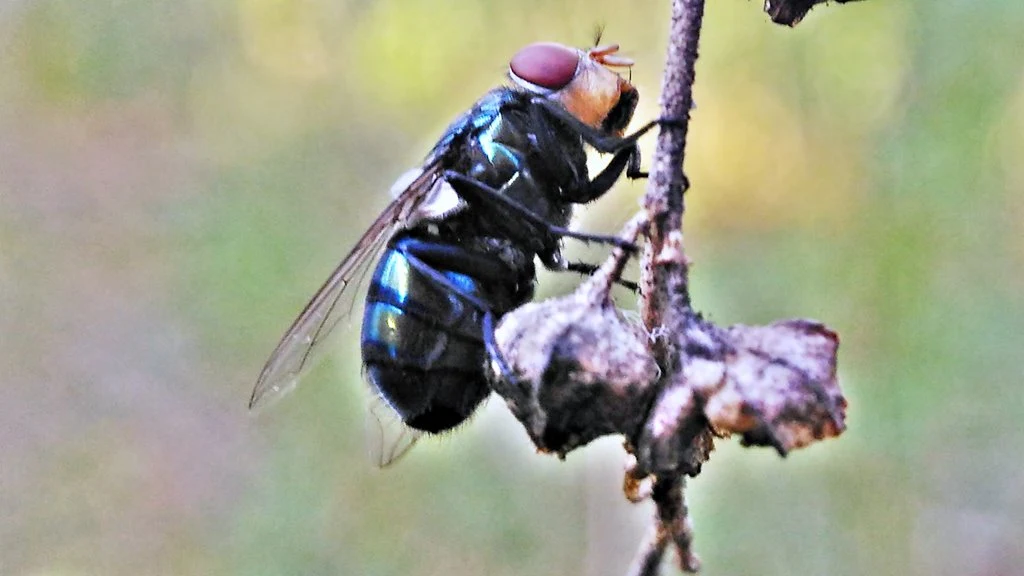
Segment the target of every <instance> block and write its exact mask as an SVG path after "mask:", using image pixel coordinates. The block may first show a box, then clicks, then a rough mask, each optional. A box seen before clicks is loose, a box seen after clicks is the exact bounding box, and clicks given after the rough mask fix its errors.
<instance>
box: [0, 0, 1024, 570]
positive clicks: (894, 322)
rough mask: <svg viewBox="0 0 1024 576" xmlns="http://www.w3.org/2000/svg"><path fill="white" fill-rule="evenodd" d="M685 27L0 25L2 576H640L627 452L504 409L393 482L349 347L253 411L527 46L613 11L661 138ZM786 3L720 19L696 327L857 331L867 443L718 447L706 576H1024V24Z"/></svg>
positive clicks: (129, 10)
mask: <svg viewBox="0 0 1024 576" xmlns="http://www.w3.org/2000/svg"><path fill="white" fill-rule="evenodd" d="M667 4H668V2H626V1H623V0H617V1H584V0H576V1H568V2H538V1H535V0H527V1H523V2H503V3H497V2H485V1H466V2H458V3H456V2H442V1H439V0H422V1H418V0H407V1H385V0H379V1H376V2H369V1H365V0H363V1H359V0H203V1H200V0H173V1H172V0H149V1H142V0H116V1H115V0H93V1H89V2H84V1H82V0H21V1H18V0H3V1H0V368H2V373H3V383H2V387H3V394H2V396H0V398H2V400H0V436H2V440H0V573H2V574H5V575H6V574H11V575H16V576H22V575H25V576H50V575H54V576H56V575H60V576H74V575H84V574H103V575H122V574H123V575H136V574H155V575H181V574H204V575H206V574H208V575H218V574H225V575H226V574H238V575H242V574H244V575H246V576H253V575H263V574H265V575H280V574H308V575H312V574H339V575H364V574H365V575H374V576H376V575H398V574H402V575H441V574H444V575H455V574H467V575H468V574H474V575H475V574H493V575H506V574H507V575H513V574H515V575H520V574H581V575H588V576H589V575H605V574H609V575H616V574H621V573H623V572H624V571H625V568H626V566H627V564H628V562H629V559H630V558H631V556H632V554H633V551H634V549H635V548H636V546H637V544H638V542H639V541H640V539H641V537H642V535H643V532H644V530H645V528H646V526H647V523H648V518H649V515H650V514H651V509H650V508H649V507H648V506H646V505H640V506H633V505H630V504H627V503H626V502H625V501H624V500H623V498H622V496H621V492H620V490H619V484H620V481H621V476H620V473H621V469H622V451H621V448H620V445H619V441H618V440H617V439H613V438H610V439H604V440H601V441H599V442H597V443H595V444H593V445H592V446H589V447H587V448H586V449H583V450H580V451H578V452H576V453H573V454H572V455H570V457H569V458H568V460H567V461H566V462H564V463H563V462H558V461H557V459H555V458H552V457H548V456H540V455H536V454H534V453H533V450H532V449H531V445H530V443H529V441H528V439H527V437H526V435H525V433H524V432H523V431H522V429H521V428H520V427H519V425H518V424H517V423H516V422H515V421H514V420H513V418H512V417H511V416H510V415H509V413H508V412H507V410H506V409H505V407H504V406H503V405H502V403H501V402H500V401H498V400H496V399H493V398H492V399H491V401H490V402H489V403H488V405H487V406H486V408H485V409H484V410H482V411H481V412H480V413H479V414H478V415H477V417H476V418H475V419H474V420H473V421H472V422H471V423H470V424H469V425H467V426H465V427H464V429H461V430H459V431H458V433H456V434H452V435H450V436H448V437H445V438H444V439H441V440H435V441H428V442H421V443H420V445H419V446H417V447H416V449H415V450H413V451H412V452H411V453H410V454H409V455H408V456H407V457H406V458H405V459H404V460H403V461H402V462H400V463H398V464H397V465H396V466H394V467H393V468H390V469H387V470H383V471H381V470H378V469H376V468H374V467H373V466H372V464H371V463H370V462H369V459H368V458H367V457H366V455H365V453H366V444H365V440H364V434H363V426H364V424H363V423H364V410H365V405H366V402H367V400H366V396H367V394H366V392H365V390H364V387H363V385H362V384H361V383H360V379H359V367H358V356H357V348H358V344H357V332H358V329H357V327H358V322H356V323H354V324H353V325H352V329H351V330H348V331H347V333H346V334H343V335H342V337H341V338H339V339H338V344H337V350H338V352H337V355H336V356H335V357H334V358H332V359H331V360H330V361H328V362H327V363H325V364H324V365H322V366H321V367H320V368H319V369H317V370H316V371H314V372H313V373H312V374H310V376H309V378H308V379H307V380H306V381H305V383H304V385H303V386H302V387H301V388H300V389H299V390H298V391H297V392H296V393H294V394H293V395H291V396H290V397H289V398H288V399H287V400H285V401H283V402H281V403H279V404H278V405H277V406H275V407H274V409H272V410H268V411H265V412H264V413H262V414H261V415H259V416H258V417H254V416H252V415H250V414H249V413H248V412H247V411H246V408H245V403H246V401H247V400H248V396H249V392H250V389H251V386H252V382H253V380H254V377H255V376H256V374H257V372H258V370H259V368H260V366H261V365H262V362H263V361H264V359H265V358H266V356H267V354H268V353H269V352H270V350H271V348H272V347H273V345H274V344H275V343H276V341H277V338H278V337H279V336H280V334H281V333H282V332H283V330H284V329H285V328H286V327H287V325H288V323H289V322H290V321H291V319H292V318H293V317H294V315H295V313H296V312H297V311H298V310H299V308H300V307H301V306H302V305H303V304H304V302H305V301H306V299H307V298H308V297H309V296H310V295H311V294H312V292H313V291H314V290H315V289H316V287H317V286H318V285H319V283H320V282H321V281H322V280H323V279H324V278H325V277H326V275H327V274H328V272H329V271H330V270H331V268H332V267H333V266H334V264H335V263H336V262H337V261H338V260H339V259H340V258H341V257H342V256H343V255H344V254H345V253H346V251H347V250H348V248H349V246H350V245H351V243H352V242H354V240H355V239H356V238H357V237H358V235H359V234H360V233H361V232H362V231H363V229H364V227H365V226H366V225H367V224H368V223H369V222H370V221H371V220H372V218H373V216H374V215H375V213H376V211H377V210H379V209H380V208H381V207H382V206H383V205H384V204H385V202H386V194H385V193H384V192H385V191H386V190H387V189H388V187H389V185H390V183H391V181H392V180H393V179H394V178H395V177H396V176H397V175H398V174H400V173H401V172H402V171H404V170H405V169H407V168H408V167H410V166H413V165H415V164H416V163H417V162H418V161H419V160H420V159H421V158H422V156H423V154H424V153H425V152H426V151H427V150H428V148H429V146H430V145H431V144H432V142H433V140H434V139H435V138H436V137H437V136H438V135H439V133H440V131H441V130H443V128H444V127H445V126H446V125H447V123H448V122H449V120H450V119H451V118H452V117H453V116H455V115H456V114H457V113H459V112H460V111H462V110H463V109H465V108H467V107H468V106H469V104H470V103H471V102H472V101H473V100H474V99H475V98H476V97H478V96H479V95H480V94H482V93H483V92H484V91H485V90H487V89H488V88H489V87H491V86H492V85H494V84H496V83H498V82H500V81H502V75H503V73H504V69H505V63H506V62H507V59H508V57H509V55H511V54H512V53H513V52H514V51H515V50H516V49H517V48H519V47H520V46H522V45H524V44H526V43H528V42H532V41H535V40H542V39H543V40H557V41H562V42H566V43H571V44H576V45H584V46H585V45H588V44H589V43H590V42H591V40H592V33H593V29H594V27H595V25H596V24H599V23H604V24H606V30H605V36H604V39H605V40H606V41H615V42H618V43H620V44H621V45H622V46H623V48H624V51H625V53H627V54H628V55H630V56H632V57H633V58H635V59H636V61H637V65H636V66H635V68H634V69H633V80H634V82H635V83H636V84H637V85H638V87H639V89H640V91H641V94H642V97H643V102H642V105H641V107H640V109H639V110H638V115H637V118H638V120H647V119H650V118H652V117H654V116H656V115H657V111H656V103H657V90H658V87H659V85H660V73H661V65H662V62H663V59H664V50H665V35H666V30H667V15H668V6H667ZM760 8H761V6H760V4H759V3H758V2H749V1H742V0H717V1H712V2H709V5H708V7H707V15H706V20H705V28H704V34H703V38H702V40H703V42H702V58H701V60H700V61H699V64H698V88H697V93H696V99H697V106H698V107H697V109H696V110H695V111H694V114H693V118H694V123H693V125H692V127H691V140H690V144H691V145H690V149H689V155H688V172H689V175H690V179H691V180H692V182H693V189H692V190H691V192H690V194H689V196H688V199H689V200H688V208H689V211H688V213H687V218H688V221H687V228H686V233H687V240H688V246H689V249H690V256H691V257H692V258H693V260H694V261H695V263H696V264H695V267H694V270H693V282H694V284H695V286H694V291H695V294H694V297H695V302H696V303H697V305H698V307H699V308H700V309H701V310H703V311H704V312H706V313H707V314H708V315H710V316H711V317H712V318H713V319H715V320H716V321H718V322H721V323H733V322H746V323H763V322H770V321H772V320H774V319H778V318H784V317H813V318H817V319H820V320H822V321H824V322H826V323H828V324H829V325H830V326H832V327H833V328H835V329H836V330H838V331H839V333H840V335H841V337H842V347H841V350H840V373H841V377H842V382H843V386H844V390H845V391H846V393H847V395H848V398H849V402H850V408H849V422H848V424H849V430H848V431H847V432H846V434H845V435H843V436H842V437H841V438H840V439H839V440H834V441H829V442H825V443H822V444H818V445H815V446H813V447H811V448H810V449H808V450H805V451H799V452H796V453H794V454H792V455H791V456H790V457H789V458H787V459H785V460H783V459H780V458H779V457H777V456H776V455H775V454H774V453H773V452H771V451H770V450H765V449H758V450H747V449H742V448H740V447H738V446H737V444H736V442H735V441H732V442H728V441H727V442H721V443H720V444H719V448H718V450H717V452H716V453H715V454H714V455H713V457H712V460H711V462H710V463H709V464H708V465H707V466H706V468H705V473H704V474H703V475H702V476H700V477H699V478H698V479H696V480H695V481H692V482H691V483H690V491H689V498H690V502H691V505H692V511H693V516H694V521H695V523H696V528H697V539H696V546H697V551H698V553H699V554H700V555H701V557H702V559H703V560H704V566H705V569H704V573H705V574H708V575H725V574H729V575H749V574H759V575H772V574H787V575H788V574H836V575H867V574H871V575H874V574H929V575H931V574H957V575H963V574H978V575H1009V574H1022V573H1024V568H1022V567H1021V566H1022V564H1024V551H1022V548H1021V547H1020V545H1019V543H1020V542H1021V541H1022V540H1024V393H1022V391H1021V380H1022V377H1024V368H1022V365H1021V362H1022V358H1024V354H1022V351H1024V296H1022V288H1024V272H1022V270H1024V234H1022V231H1024V194H1022V191H1024V162H1022V160H1024V61H1022V59H1021V56H1020V55H1021V54H1022V53H1024V52H1022V51H1024V3H1021V2H1020V1H1019V0H990V1H989V2H984V3H981V2H969V1H965V0H947V1H943V2H936V1H934V0H901V1H894V0H868V1H866V2H862V3H854V4H847V5H842V6H840V5H831V6H821V7H818V8H817V9H815V10H814V11H813V12H811V14H810V15H809V16H808V17H807V19H806V20H805V21H804V22H803V23H802V24H801V25H800V26H799V27H798V28H796V29H793V30H790V29H786V28H782V27H778V26H775V25H772V24H770V23H769V22H768V19H767V17H766V16H765V15H764V14H763V13H762V12H761V10H760ZM647 145H648V146H649V145H650V142H648V143H647ZM648 150H649V148H648ZM648 157H649V155H648ZM642 193H643V184H642V183H639V184H632V185H631V184H623V185H621V186H620V187H619V188H618V189H616V190H615V191H614V192H613V193H612V194H610V195H609V196H608V197H607V198H606V199H603V200H602V201H601V202H600V203H598V204H596V205H595V206H593V207H592V208H590V209H588V210H586V211H585V214H584V215H583V217H582V218H581V219H580V225H581V226H584V227H586V228H588V229H591V230H605V231H614V230H616V229H617V228H618V226H619V225H621V224H622V223H623V222H624V221H625V220H626V219H627V217H628V215H630V214H631V213H632V212H633V211H634V210H635V207H636V205H637V200H638V199H639V197H640V195H641V194H642ZM597 254H599V252H597ZM541 280H542V294H545V295H552V294H558V293H563V292H565V291H567V290H569V289H571V287H572V285H573V283H574V282H575V279H573V278H567V277H557V278H555V277H552V276H548V275H543V276H542V279H541ZM620 300H623V301H624V302H628V301H629V300H630V298H629V297H628V296H624V297H623V298H620Z"/></svg>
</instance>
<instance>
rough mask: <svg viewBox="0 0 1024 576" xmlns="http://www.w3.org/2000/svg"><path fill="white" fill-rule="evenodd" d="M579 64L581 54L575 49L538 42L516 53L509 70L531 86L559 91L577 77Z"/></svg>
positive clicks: (552, 43)
mask: <svg viewBox="0 0 1024 576" xmlns="http://www.w3.org/2000/svg"><path fill="white" fill-rule="evenodd" d="M579 62H580V53H579V52H578V51H577V50H575V49H573V48H569V47H568V46H563V45H561V44H555V43H554V42H538V43H536V44H530V45H529V46H527V47H525V48H523V49H522V50H520V51H519V52H516V55H515V56H513V57H512V61H511V62H509V68H510V69H511V70H512V73H513V74H515V75H516V76H518V77H520V78H522V79H523V80H526V81H527V82H529V83H531V84H536V85H537V86H541V87H543V88H548V89H550V90H558V89H559V88H563V87H564V86H565V85H566V84H568V83H569V82H571V81H572V79H573V77H575V76H576V67H577V66H578V65H579Z"/></svg>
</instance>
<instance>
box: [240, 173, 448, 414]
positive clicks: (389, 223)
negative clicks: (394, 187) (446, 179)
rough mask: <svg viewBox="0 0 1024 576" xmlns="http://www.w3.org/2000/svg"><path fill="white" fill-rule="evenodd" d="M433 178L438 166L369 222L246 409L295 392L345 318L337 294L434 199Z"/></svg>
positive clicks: (266, 369) (270, 362) (277, 352)
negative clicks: (340, 321)
mask: <svg viewBox="0 0 1024 576" xmlns="http://www.w3.org/2000/svg"><path fill="white" fill-rule="evenodd" d="M439 174H440V166H439V163H438V162H434V163H432V164H429V165H427V166H425V167H424V168H423V169H422V171H421V172H420V173H419V174H418V175H417V176H415V178H413V179H412V180H411V182H410V183H409V184H408V186H406V187H404V189H402V190H401V191H400V192H399V193H398V194H397V196H396V197H395V199H394V200H393V201H392V202H391V204H388V206H387V208H385V209H384V211H383V212H382V213H381V214H380V216H378V217H377V219H376V220H374V222H373V224H372V225H371V226H370V228H369V229H368V230H367V231H366V232H365V233H364V234H363V236H362V237H361V238H360V239H359V241H358V242H356V245H355V247H353V248H352V251H351V252H349V253H348V255H347V256H345V259H344V260H342V261H341V263H340V264H338V267H337V268H335V269H334V272H333V273H331V275H330V277H329V278H328V279H327V281H326V282H325V283H324V285H323V286H321V287H320V289H319V290H317V292H316V294H315V295H314V296H313V299H312V300H310V301H309V303H308V304H306V307H305V308H303V310H302V313H300V314H299V317H298V318H296V319H295V321H294V322H293V323H292V325H291V327H290V328H289V329H288V331H287V332H285V335H284V336H283V337H282V338H281V341H280V342H279V343H278V344H277V348H275V349H274V352H273V353H272V354H271V355H270V358H268V359H267V363H266V364H265V365H264V366H263V370H262V371H261V372H260V376H259V378H258V379H257V380H256V386H255V387H253V390H252V396H251V397H250V398H249V408H250V409H253V408H256V407H260V406H265V405H266V404H268V403H270V402H271V401H273V400H276V399H277V398H280V397H281V396H283V395H285V394H287V393H288V392H289V391H291V390H292V389H293V388H295V386H296V384H297V383H298V379H299V377H300V376H301V375H302V372H303V371H304V370H305V369H307V368H309V367H310V366H312V365H313V360H314V359H315V358H316V357H317V356H318V355H319V353H320V352H322V349H323V346H322V343H323V342H324V341H325V340H326V338H327V336H328V334H330V333H331V330H333V329H334V327H335V326H336V325H337V324H338V321H339V320H341V319H342V318H343V317H344V316H345V315H346V314H347V313H348V310H347V309H346V307H345V306H341V307H339V306H338V305H337V304H338V301H339V299H340V298H341V295H342V293H343V292H344V291H345V289H346V288H348V287H349V286H350V285H351V283H352V280H353V278H354V277H355V275H356V273H357V272H358V271H359V270H360V269H361V268H363V266H364V265H366V264H367V263H368V261H369V260H370V259H371V258H372V257H373V256H375V255H376V254H377V252H378V249H379V248H380V247H381V246H382V245H383V244H384V242H386V241H387V240H388V238H390V237H391V235H392V234H393V233H394V232H395V231H396V230H397V229H399V228H401V227H403V226H405V225H407V224H408V222H410V219H413V218H415V216H416V214H417V213H418V211H419V208H420V206H421V204H423V202H424V201H425V200H427V199H428V198H430V197H431V196H432V195H436V194H432V192H434V193H436V191H437V189H438V185H439V184H443V181H442V180H440V177H439Z"/></svg>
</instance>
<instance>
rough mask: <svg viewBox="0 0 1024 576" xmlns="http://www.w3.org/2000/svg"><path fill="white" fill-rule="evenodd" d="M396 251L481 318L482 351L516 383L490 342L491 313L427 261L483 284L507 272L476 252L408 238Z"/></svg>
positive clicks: (494, 345)
mask: <svg viewBox="0 0 1024 576" xmlns="http://www.w3.org/2000/svg"><path fill="white" fill-rule="evenodd" d="M399 249H400V250H402V252H403V253H404V254H405V257H406V260H407V261H408V262H409V265H410V266H412V267H413V268H415V269H416V271H418V272H419V273H420V274H423V276H424V277H426V278H427V279H428V280H430V281H431V282H433V283H434V284H436V285H437V286H440V287H442V288H444V289H445V290H448V291H450V292H451V293H453V294H455V295H457V296H458V297H459V298H461V299H462V300H463V301H465V302H466V303H467V304H469V305H471V306H473V307H474V308H476V309H477V310H479V311H480V313H481V314H482V316H483V317H482V320H481V325H480V328H481V331H482V333H483V334H482V336H483V345H484V350H485V351H486V353H487V356H488V358H491V359H492V360H494V362H495V363H496V364H497V365H498V369H499V370H500V371H501V375H502V377H503V378H505V379H506V380H508V381H509V382H516V381H517V380H516V377H515V374H514V373H513V372H512V369H511V368H510V367H509V365H508V362H507V361H506V360H505V357H504V356H503V355H502V354H501V350H499V349H498V344H497V341H496V340H495V339H494V319H495V310H494V308H493V307H492V306H491V305H489V304H488V303H487V302H485V301H484V300H482V299H480V298H478V297H477V296H476V295H474V294H470V293H468V292H467V291H466V290H465V289H463V288H461V287H459V286H456V285H455V283H453V282H452V281H451V280H450V279H448V278H447V277H446V276H445V275H444V274H443V273H442V272H441V271H440V270H438V269H437V268H435V267H434V265H432V264H430V263H428V261H430V262H433V263H435V265H436V264H442V265H443V266H444V268H446V269H448V270H451V271H453V272H459V273H469V272H472V276H473V277H474V278H476V279H478V280H481V281H484V282H503V281H506V280H507V279H508V276H509V270H508V268H506V267H504V266H503V265H501V264H498V263H497V262H495V260H494V259H493V258H487V257H484V256H482V255H480V254H478V253H476V252H472V251H470V250H466V249H463V248H459V247H457V246H451V245H446V244H438V243H433V242H427V241H423V240H416V239H412V238H407V239H405V240H404V241H403V242H402V243H401V244H400V248H399Z"/></svg>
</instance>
